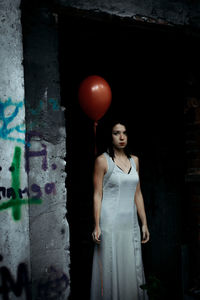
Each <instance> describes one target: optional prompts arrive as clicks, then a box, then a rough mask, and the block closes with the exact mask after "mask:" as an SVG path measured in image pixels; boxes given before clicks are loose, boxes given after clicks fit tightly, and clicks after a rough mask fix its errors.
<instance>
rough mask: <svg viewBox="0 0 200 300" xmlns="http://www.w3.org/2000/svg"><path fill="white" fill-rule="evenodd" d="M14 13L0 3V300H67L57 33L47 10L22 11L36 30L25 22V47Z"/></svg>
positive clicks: (15, 6)
mask: <svg viewBox="0 0 200 300" xmlns="http://www.w3.org/2000/svg"><path fill="white" fill-rule="evenodd" d="M19 6H20V1H7V0H6V1H1V3H0V41H1V44H0V45H1V46H0V47H1V49H0V50H1V55H0V66H1V67H0V125H1V126H0V152H1V160H0V162H1V163H0V196H1V198H0V223H1V234H0V249H1V250H0V299H22V300H23V299H37V300H39V299H67V297H68V295H69V289H70V287H69V263H70V258H69V232H68V223H67V220H66V189H65V177H66V174H65V151H66V150H65V139H66V134H65V128H64V114H63V109H62V108H61V107H60V89H59V76H58V74H59V73H58V62H57V33H56V29H55V26H54V25H55V24H53V26H52V27H51V19H50V21H49V15H48V13H45V10H44V11H42V12H41V14H40V13H39V14H37V12H33V11H32V10H31V11H30V15H29V16H28V14H29V11H27V15H26V17H30V22H34V21H35V22H36V24H37V26H30V27H28V25H29V24H30V23H29V21H28V20H27V19H26V21H27V26H26V28H25V32H24V33H23V36H24V37H23V43H22V28H21V10H20V7H19ZM34 13H35V14H36V15H34ZM24 19H25V17H23V20H24ZM41 20H42V21H41ZM44 20H45V21H46V23H45V21H44ZM40 21H41V22H40ZM49 22H50V24H49ZM26 30H28V32H26ZM29 30H30V31H29ZM38 32H39V33H40V34H39V35H38ZM23 44H24V49H23ZM23 52H24V53H23ZM47 53H48V55H47ZM24 69H25V77H26V80H25V82H24ZM24 85H25V87H24Z"/></svg>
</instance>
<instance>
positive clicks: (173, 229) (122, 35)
mask: <svg viewBox="0 0 200 300" xmlns="http://www.w3.org/2000/svg"><path fill="white" fill-rule="evenodd" d="M164 28H165V27H162V26H158V25H142V24H138V23H133V21H129V20H125V19H124V20H123V19H120V18H114V17H113V18H111V17H110V18H109V17H107V16H102V17H98V18H95V17H94V15H93V16H92V17H84V15H81V14H80V15H79V16H71V15H70V14H67V15H64V14H63V15H62V16H59V34H60V52H59V53H60V57H59V61H60V74H61V92H62V105H63V106H65V107H66V128H67V173H68V177H67V189H68V199H67V210H68V220H69V225H70V240H71V249H70V251H71V299H72V298H73V299H78V298H79V297H80V295H81V296H82V297H83V298H84V297H85V299H89V293H90V280H91V266H92V255H93V242H92V238H91V233H92V230H93V208H92V170H93V162H94V134H93V122H92V121H91V120H90V119H89V118H88V117H87V116H86V115H85V114H84V113H83V112H82V110H81V108H80V107H79V104H78V98H77V92H78V86H79V84H80V82H81V81H82V80H83V79H84V78H85V77H87V76H89V75H99V76H102V77H103V78H105V79H106V80H107V81H108V83H109V84H110V86H111V89H112V93H113V98H112V104H111V107H110V108H109V110H108V112H107V113H106V115H105V116H104V117H103V118H102V119H101V120H100V122H99V125H98V130H97V138H98V149H99V150H102V151H103V150H104V149H103V147H102V145H103V142H104V137H105V134H106V129H105V128H106V124H107V122H108V120H109V119H110V118H111V117H112V116H113V115H123V116H126V119H127V122H128V124H129V127H130V131H131V136H130V146H131V149H132V151H133V153H134V154H135V155H137V156H138V157H139V159H140V178H141V187H142V192H143V196H144V201H145V206H146V212H147V218H148V223H149V229H150V232H151V241H150V242H149V243H148V244H147V245H145V246H144V247H143V260H144V268H145V272H146V276H147V278H148V276H149V274H154V275H155V276H156V277H157V278H158V279H160V280H161V285H162V287H163V290H164V291H165V292H164V293H163V296H162V299H164V298H165V297H166V299H176V300H178V299H181V238H180V230H181V223H180V217H181V209H180V208H181V206H180V202H181V199H182V197H183V194H182V193H183V174H184V170H183V159H184V149H183V123H182V119H183V118H182V113H183V111H182V103H183V97H182V82H183V76H182V75H183V66H182V53H183V52H182V43H183V39H182V34H181V33H180V32H178V31H176V30H175V29H170V28H168V29H164ZM172 291H173V292H172ZM173 297H174V298H173Z"/></svg>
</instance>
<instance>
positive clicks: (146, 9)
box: [55, 0, 200, 27]
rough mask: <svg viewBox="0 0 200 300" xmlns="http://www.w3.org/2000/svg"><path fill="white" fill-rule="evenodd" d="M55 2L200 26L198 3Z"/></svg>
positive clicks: (145, 0) (178, 0)
mask: <svg viewBox="0 0 200 300" xmlns="http://www.w3.org/2000/svg"><path fill="white" fill-rule="evenodd" d="M55 2H56V3H58V4H59V5H61V6H63V7H68V8H69V7H73V8H77V9H81V10H85V11H87V10H90V11H95V12H104V13H108V14H111V15H117V16H121V17H130V18H132V19H136V20H139V21H144V22H146V21H147V22H151V23H161V24H163V23H164V24H168V23H169V24H176V25H194V26H196V27H199V26H200V22H199V18H200V4H199V2H198V1H182V0H173V1H171V0H166V1H160V0H152V1H148V0H142V1H139V0H134V1H133V0H126V1H121V0H113V1H109V0H103V1H99V0H93V1H90V0H86V1H85V0H67V1H66V0H57V1H55Z"/></svg>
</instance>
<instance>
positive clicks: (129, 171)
mask: <svg viewBox="0 0 200 300" xmlns="http://www.w3.org/2000/svg"><path fill="white" fill-rule="evenodd" d="M112 161H113V163H114V164H115V166H116V167H118V168H119V169H120V170H121V171H122V172H123V173H124V174H126V175H129V174H130V173H131V170H132V163H131V158H129V162H130V168H129V170H128V173H126V172H125V171H124V170H122V168H121V167H120V166H118V165H117V164H116V162H115V161H114V159H112Z"/></svg>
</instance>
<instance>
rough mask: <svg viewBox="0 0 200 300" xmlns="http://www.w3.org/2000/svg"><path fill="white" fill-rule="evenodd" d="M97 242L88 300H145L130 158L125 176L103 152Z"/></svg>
mask: <svg viewBox="0 0 200 300" xmlns="http://www.w3.org/2000/svg"><path fill="white" fill-rule="evenodd" d="M104 155H105V157H106V159H107V163H108V171H107V173H106V174H105V176H104V181H103V198H102V205H101V215H100V228H101V237H100V239H101V243H100V244H99V245H98V244H95V245H94V255H93V266H92V280H91V291H90V293H91V298H90V299H91V300H147V299H148V296H147V293H146V291H143V290H142V289H141V288H140V285H142V284H144V283H145V276H144V270H143V262H142V253H141V235H140V228H139V224H138V216H137V209H136V205H135V202H134V195H135V191H136V186H137V183H138V181H139V176H138V173H137V171H136V166H135V162H134V160H133V158H130V162H131V166H132V167H131V170H130V172H129V173H128V174H127V173H125V172H124V171H123V170H122V169H120V168H119V167H118V166H117V165H116V164H115V163H114V161H113V160H112V158H111V157H110V156H109V155H108V154H107V153H106V152H105V153H104Z"/></svg>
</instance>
